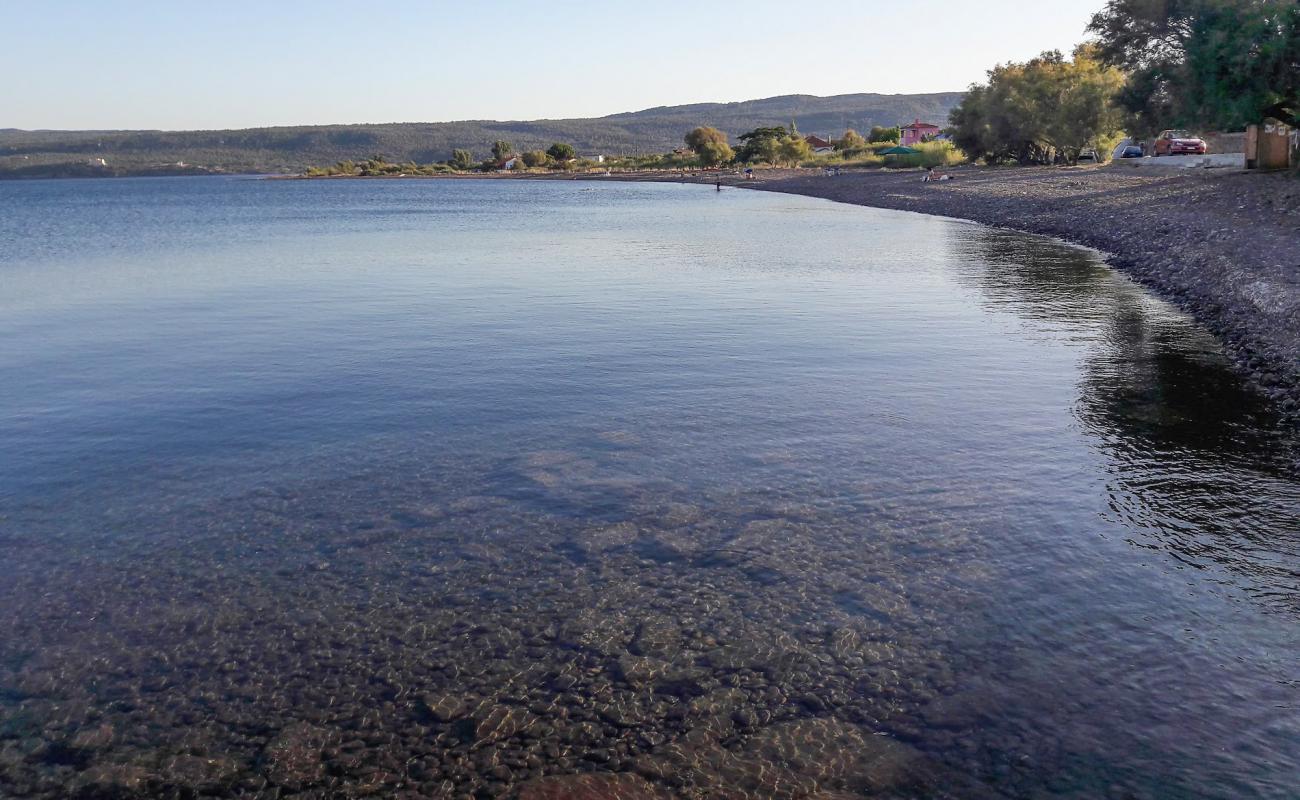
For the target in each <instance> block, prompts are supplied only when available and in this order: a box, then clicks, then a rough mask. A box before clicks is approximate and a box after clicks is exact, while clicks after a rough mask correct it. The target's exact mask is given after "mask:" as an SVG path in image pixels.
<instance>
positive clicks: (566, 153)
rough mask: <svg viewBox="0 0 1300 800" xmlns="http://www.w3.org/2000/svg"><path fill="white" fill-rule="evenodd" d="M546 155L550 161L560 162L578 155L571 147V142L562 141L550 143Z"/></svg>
mask: <svg viewBox="0 0 1300 800" xmlns="http://www.w3.org/2000/svg"><path fill="white" fill-rule="evenodd" d="M546 155H547V156H548V157H549V158H550V159H551V160H552V161H555V162H557V163H561V164H562V163H564V162H565V161H571V160H573V159H574V158H576V157H577V155H578V151H577V150H575V149H574V148H573V145H571V144H565V143H564V142H556V143H554V144H552V145H551V148H550V149H549V150H547V151H546Z"/></svg>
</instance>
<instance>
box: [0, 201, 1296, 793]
mask: <svg viewBox="0 0 1300 800" xmlns="http://www.w3.org/2000/svg"><path fill="white" fill-rule="evenodd" d="M0 375H3V379H0V450H2V451H3V453H4V454H5V455H4V458H3V459H0V795H4V796H11V795H12V796H29V795H30V796H47V797H62V796H66V795H68V794H69V793H70V792H75V791H81V792H83V793H85V794H86V795H88V796H95V795H96V794H106V793H112V792H117V793H118V794H122V795H126V796H132V795H133V794H138V795H141V796H172V795H176V794H181V795H186V794H190V795H193V794H198V795H205V796H206V795H212V796H249V795H253V796H258V795H263V796H274V794H275V792H277V791H279V792H280V793H281V794H282V795H287V794H289V793H292V792H300V791H303V792H308V793H310V792H313V791H314V792H318V793H319V792H328V791H331V790H333V791H337V792H341V793H342V794H343V796H350V795H354V794H361V793H363V792H366V791H370V792H374V793H378V794H380V795H393V794H400V793H401V792H408V793H410V794H411V795H412V796H418V795H426V796H440V795H443V794H446V795H447V796H457V795H460V794H465V793H475V792H478V793H479V794H481V795H483V796H494V795H498V794H503V793H508V792H514V793H519V794H522V795H523V796H525V797H558V796H575V795H576V794H577V793H578V792H580V791H586V792H588V793H590V794H592V795H594V796H611V795H618V796H622V797H658V796H684V797H690V796H712V797H744V796H752V797H767V796H785V797H805V796H809V795H811V794H813V793H814V792H818V791H821V792H826V793H834V792H841V793H844V795H845V796H862V795H867V796H885V797H936V796H938V797H941V796H953V797H984V796H987V797H1034V798H1037V797H1071V798H1094V797H1116V798H1122V797H1139V798H1147V797H1150V798H1165V797H1179V798H1181V797H1267V798H1274V797H1276V798H1282V797H1293V796H1294V793H1295V786H1296V785H1297V778H1298V777H1300V753H1298V752H1297V750H1298V749H1300V748H1298V747H1297V745H1296V742H1297V741H1300V700H1298V699H1297V689H1298V686H1300V683H1298V682H1300V666H1298V665H1297V653H1300V625H1297V612H1298V611H1300V579H1298V578H1297V574H1298V572H1300V558H1298V557H1297V555H1298V554H1300V532H1298V530H1297V524H1296V520H1297V518H1300V482H1297V477H1296V474H1295V472H1294V469H1293V468H1292V467H1291V466H1290V465H1291V464H1293V463H1294V454H1295V444H1296V443H1295V439H1294V437H1293V436H1292V435H1291V434H1288V433H1286V432H1285V431H1281V430H1279V429H1278V427H1277V424H1276V420H1275V419H1274V418H1273V417H1272V416H1271V414H1270V412H1269V411H1268V409H1267V408H1266V407H1265V406H1263V405H1262V404H1260V403H1259V401H1258V400H1256V399H1255V398H1254V397H1253V396H1252V395H1250V394H1249V393H1247V392H1246V391H1244V390H1243V389H1242V388H1241V387H1240V385H1239V384H1238V383H1237V382H1236V381H1235V379H1234V378H1233V377H1232V376H1231V375H1230V373H1229V372H1228V371H1227V369H1226V366H1225V364H1224V361H1223V359H1222V357H1221V356H1220V355H1219V354H1218V351H1217V348H1216V346H1215V344H1214V342H1213V340H1212V339H1210V338H1209V337H1208V336H1207V335H1205V334H1204V333H1203V332H1202V331H1200V330H1199V329H1197V328H1196V327H1195V326H1194V325H1193V324H1192V323H1191V322H1190V321H1189V320H1187V319H1186V318H1185V317H1183V316H1182V315H1180V314H1178V313H1177V312H1175V311H1173V310H1172V309H1170V308H1169V307H1167V306H1165V305H1163V304H1162V303H1159V302H1157V301H1154V300H1153V299H1151V298H1149V297H1147V296H1146V295H1145V294H1144V293H1143V292H1142V291H1140V290H1139V289H1138V288H1137V287H1135V286H1133V285H1132V284H1130V283H1129V282H1127V281H1126V280H1124V279H1123V278H1121V277H1119V276H1117V275H1115V274H1114V273H1112V272H1111V271H1109V270H1108V269H1107V268H1105V267H1104V266H1102V265H1101V264H1100V263H1099V261H1098V260H1097V258H1096V257H1095V256H1093V255H1092V254H1089V253H1086V252H1083V251H1079V250H1076V249H1072V248H1068V247H1066V246H1064V245H1061V244H1059V243H1055V242H1052V241H1048V240H1042V239H1035V238H1030V237H1024V236H1020V235H1014V234H1009V233H1005V232H998V231H993V230H990V229H987V228H982V227H979V226H975V225H967V224H962V223H958V222H952V221H947V220H939V219H933V218H927V217H922V216H916V215H907V214H900V213H893V212H884V211H875V210H870V209H863V208H856V207H849V206H838V205H835V204H831V203H826V202H821V201H816V200H811V199H805V198H797V197H788V196H773V195H767V194H761V193H751V192H741V191H730V192H723V193H721V194H718V193H716V192H713V191H712V190H711V189H701V188H700V187H683V186H669V185H638V184H608V185H605V184H602V185H591V184H588V183H577V182H573V183H570V182H547V183H540V182H539V183H525V182H516V181H499V182H494V181H487V182H446V181H410V182H393V181H385V182H366V181H346V182H277V181H250V180H236V179H231V180H227V179H169V180H122V181H103V182H93V181H92V182H82V181H58V182H30V183H3V184H0ZM566 775H567V776H572V775H581V776H583V777H579V778H572V777H569V778H564V777H553V778H543V776H566ZM277 787H278V788H277ZM825 796H837V795H833V794H827V795H825Z"/></svg>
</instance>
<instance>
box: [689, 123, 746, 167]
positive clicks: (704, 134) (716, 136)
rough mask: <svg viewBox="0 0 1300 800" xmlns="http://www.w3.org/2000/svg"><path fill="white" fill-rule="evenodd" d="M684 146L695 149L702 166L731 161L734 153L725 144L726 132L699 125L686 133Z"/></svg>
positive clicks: (714, 165) (729, 146)
mask: <svg viewBox="0 0 1300 800" xmlns="http://www.w3.org/2000/svg"><path fill="white" fill-rule="evenodd" d="M686 146H687V147H689V148H691V149H692V150H694V151H695V155H696V156H697V157H698V158H699V160H700V165H701V166H704V167H716V166H718V165H719V164H728V163H731V160H732V159H733V158H735V156H736V154H735V153H734V152H733V151H732V149H731V145H729V144H727V134H725V133H723V132H722V131H720V130H718V129H717V128H708V127H700V128H695V129H694V130H692V131H691V132H690V133H688V134H686Z"/></svg>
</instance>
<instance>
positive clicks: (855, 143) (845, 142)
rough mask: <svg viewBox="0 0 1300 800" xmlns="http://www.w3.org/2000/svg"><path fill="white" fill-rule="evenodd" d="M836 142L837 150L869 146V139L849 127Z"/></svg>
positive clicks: (858, 148)
mask: <svg viewBox="0 0 1300 800" xmlns="http://www.w3.org/2000/svg"><path fill="white" fill-rule="evenodd" d="M834 144H835V149H836V150H861V149H862V148H864V147H866V146H867V140H866V139H864V138H862V134H860V133H858V132H857V131H855V130H853V129H852V128H849V129H848V130H847V131H845V132H844V135H843V136H841V137H840V138H839V139H837V140H836V141H835V143H834Z"/></svg>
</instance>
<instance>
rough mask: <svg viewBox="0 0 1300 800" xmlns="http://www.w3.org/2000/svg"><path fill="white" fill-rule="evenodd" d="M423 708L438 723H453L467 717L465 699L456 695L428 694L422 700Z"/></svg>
mask: <svg viewBox="0 0 1300 800" xmlns="http://www.w3.org/2000/svg"><path fill="white" fill-rule="evenodd" d="M420 705H421V708H422V709H423V710H424V712H425V713H427V714H428V715H429V716H431V717H433V718H434V719H436V720H437V721H438V722H444V723H445V722H452V721H454V720H457V719H460V718H461V717H462V716H464V715H465V712H466V703H465V699H464V698H463V697H461V696H460V695H456V694H426V695H424V696H423V697H421V698H420Z"/></svg>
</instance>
